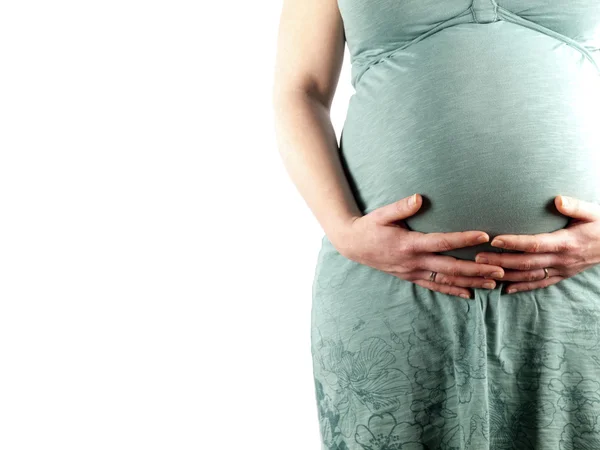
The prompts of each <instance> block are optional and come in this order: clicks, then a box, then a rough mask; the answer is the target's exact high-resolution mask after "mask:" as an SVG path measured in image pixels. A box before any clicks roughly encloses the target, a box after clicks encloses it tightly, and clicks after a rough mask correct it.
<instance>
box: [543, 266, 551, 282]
mask: <svg viewBox="0 0 600 450" xmlns="http://www.w3.org/2000/svg"><path fill="white" fill-rule="evenodd" d="M544 274H545V275H544V280H545V279H546V278H550V275H549V274H548V269H546V268H545V267H544Z"/></svg>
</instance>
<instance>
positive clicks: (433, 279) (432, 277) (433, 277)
mask: <svg viewBox="0 0 600 450" xmlns="http://www.w3.org/2000/svg"><path fill="white" fill-rule="evenodd" d="M436 275H437V272H433V271H432V272H431V275H429V281H435V276H436Z"/></svg>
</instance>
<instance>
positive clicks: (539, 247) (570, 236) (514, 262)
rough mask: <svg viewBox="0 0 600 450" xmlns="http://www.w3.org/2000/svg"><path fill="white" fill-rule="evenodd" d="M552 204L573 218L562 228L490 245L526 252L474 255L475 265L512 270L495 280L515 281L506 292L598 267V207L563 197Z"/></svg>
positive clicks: (503, 237) (504, 238)
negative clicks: (488, 265) (546, 276)
mask: <svg viewBox="0 0 600 450" xmlns="http://www.w3.org/2000/svg"><path fill="white" fill-rule="evenodd" d="M566 200H568V203H567V201H566ZM554 204H555V205H556V207H557V208H558V210H559V211H560V212H561V213H562V214H564V215H566V216H569V217H572V218H574V220H571V222H570V223H569V225H568V226H566V227H565V228H561V229H560V230H557V231H554V232H552V233H541V234H534V235H514V234H503V235H498V236H496V237H495V238H494V239H493V240H492V242H491V245H492V246H494V247H499V248H504V249H509V250H520V251H523V252H526V253H495V252H481V253H478V254H477V257H476V262H478V263H485V264H493V265H497V266H501V267H503V268H505V269H515V270H505V271H504V277H503V278H498V279H497V280H500V281H514V283H510V284H508V285H507V287H506V292H507V293H509V294H511V293H512V292H518V291H529V290H532V289H538V288H544V287H546V286H550V285H552V284H556V283H558V282H559V281H561V280H564V279H565V278H569V277H572V276H573V275H576V274H578V273H579V272H583V271H584V270H586V269H589V268H590V267H592V266H595V265H596V264H600V205H598V204H595V203H590V202H586V201H583V200H578V199H576V198H573V197H565V196H557V197H555V199H554ZM482 258H486V259H487V261H486V260H483V259H482ZM544 268H546V269H547V270H548V275H549V276H548V278H544V277H545V275H546V274H545V272H544Z"/></svg>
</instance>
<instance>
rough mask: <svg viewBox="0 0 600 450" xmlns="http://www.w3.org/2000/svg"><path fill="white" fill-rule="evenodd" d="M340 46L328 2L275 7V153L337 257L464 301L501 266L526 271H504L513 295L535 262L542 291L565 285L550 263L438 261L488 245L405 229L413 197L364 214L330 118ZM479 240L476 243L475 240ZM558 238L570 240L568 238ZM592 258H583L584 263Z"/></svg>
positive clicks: (468, 237)
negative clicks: (544, 287)
mask: <svg viewBox="0 0 600 450" xmlns="http://www.w3.org/2000/svg"><path fill="white" fill-rule="evenodd" d="M344 46H345V37H344V28H343V21H342V17H341V15H340V12H339V9H338V6H337V2H336V1H335V0H325V1H323V0H302V1H300V0H284V2H283V7H282V10H281V16H280V24H279V32H278V39H277V49H276V61H275V74H274V83H273V92H272V103H273V109H274V117H275V131H276V137H277V146H278V150H279V153H280V155H281V158H282V161H283V163H284V167H285V169H286V171H287V172H288V174H289V176H290V178H291V180H292V182H293V183H294V184H295V186H296V188H297V189H298V191H299V193H300V194H301V196H302V197H303V199H304V200H305V202H306V203H307V205H308V207H309V208H310V209H311V211H312V213H313V214H314V216H315V217H316V219H317V221H318V222H319V224H320V225H321V227H322V228H323V230H324V232H325V234H326V235H327V237H328V238H329V240H330V242H331V243H332V245H333V246H334V247H335V248H336V250H338V252H339V253H340V254H342V255H343V256H345V257H347V258H349V259H352V260H354V261H357V262H359V263H361V264H365V265H368V266H370V267H374V268H376V269H378V270H382V271H384V272H387V273H390V274H392V275H394V276H397V277H399V278H401V279H404V280H408V281H411V282H413V283H415V284H418V285H420V286H423V287H426V288H428V289H431V290H433V291H437V292H441V293H445V294H450V295H457V296H464V297H466V298H471V297H472V294H471V291H470V290H469V287H471V288H493V287H495V281H494V279H503V277H505V270H504V267H507V268H516V267H515V264H521V266H520V267H524V265H527V270H524V271H523V270H521V271H519V270H513V271H511V272H510V275H509V276H510V280H511V281H519V280H521V281H525V280H528V283H529V284H526V283H525V284H524V283H521V284H520V285H519V286H518V287H519V288H521V289H522V290H524V289H525V287H526V286H534V284H532V282H531V280H532V279H533V278H532V277H534V276H535V277H537V278H539V272H542V275H544V272H543V270H542V269H539V270H534V269H535V268H536V267H537V265H539V264H541V263H542V262H543V263H544V264H545V265H544V267H548V266H550V265H552V266H554V267H555V268H556V269H552V270H553V272H551V273H550V277H551V278H550V279H546V280H542V282H541V283H542V284H545V285H547V284H548V283H550V282H551V281H552V282H556V280H559V279H564V277H565V276H567V275H568V273H571V272H572V271H571V272H567V271H564V270H562V271H560V272H559V270H560V269H559V265H558V263H557V262H556V259H550V258H547V259H545V260H536V261H535V263H533V262H529V263H527V262H524V261H526V259H525V258H522V259H514V260H513V259H511V258H517V257H516V256H513V255H510V256H508V254H500V255H501V256H499V254H492V255H490V254H483V253H481V254H480V256H488V257H489V261H488V263H483V262H475V261H465V260H459V259H457V258H453V257H451V256H445V255H439V254H437V253H436V252H441V251H446V250H451V249H456V248H461V247H469V246H472V245H476V244H478V243H481V242H484V241H485V242H487V241H488V240H489V236H488V235H487V234H486V233H485V232H483V231H478V230H469V231H464V232H452V233H419V232H415V231H410V230H408V229H407V227H406V225H405V224H404V222H403V219H405V218H407V217H409V216H411V215H413V214H415V213H416V212H417V211H418V210H419V208H420V207H421V205H422V198H421V196H420V195H418V194H417V195H416V203H415V205H414V206H411V205H409V203H408V197H407V198H401V199H398V200H397V201H396V202H394V203H392V204H389V205H385V206H383V207H381V208H378V209H376V210H374V211H372V212H370V213H369V214H366V215H363V214H362V212H361V211H360V209H359V208H358V206H357V204H356V201H355V199H354V197H353V195H352V192H351V189H350V186H349V183H348V180H347V179H346V178H345V175H344V172H343V169H342V165H341V162H340V159H339V156H338V143H337V138H336V135H335V130H334V128H333V125H332V122H331V118H330V111H331V104H332V102H333V97H334V94H335V90H336V88H337V84H338V81H339V75H340V72H341V68H342V63H343V57H344ZM481 237H483V238H484V241H479V240H478V239H479V238H481ZM563 237H564V238H565V239H567V240H569V242H574V238H573V235H571V234H567V235H564V236H563ZM506 238H507V241H508V242H509V245H514V246H515V247H514V248H516V246H517V245H519V244H518V243H517V241H516V240H515V239H516V237H506ZM536 239H550V240H551V241H550V242H554V243H555V242H556V241H557V240H556V238H552V237H550V238H547V237H539V236H538V237H537V238H536ZM552 239H554V240H552ZM531 242H538V241H527V243H528V245H532V244H531ZM541 242H546V244H543V245H542V244H536V245H540V247H539V248H547V245H548V244H547V242H548V241H546V240H543V241H541ZM599 253H600V249H599ZM517 256H523V255H517ZM571 258H572V256H571ZM593 259H594V257H593V256H588V260H587V261H588V262H589V261H592V260H593ZM598 259H599V260H600V258H598ZM551 262H552V263H553V264H550V263H551ZM546 263H547V264H546ZM561 267H562V266H561ZM578 267H579V266H578ZM516 269H518V268H516ZM549 270H550V269H549ZM432 271H435V272H438V274H437V276H436V280H435V282H432V281H429V275H430V274H431V272H432ZM534 272H535V273H534ZM527 277H529V278H527ZM537 278H536V279H537ZM505 279H506V277H505ZM485 283H490V284H488V285H486V284H485ZM537 286H541V285H540V284H538V285H537Z"/></svg>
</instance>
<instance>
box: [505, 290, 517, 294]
mask: <svg viewBox="0 0 600 450" xmlns="http://www.w3.org/2000/svg"><path fill="white" fill-rule="evenodd" d="M506 292H507V293H508V294H514V293H515V292H517V290H516V289H508V290H507V291H506Z"/></svg>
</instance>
